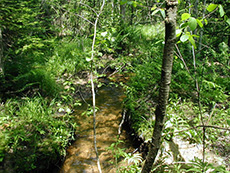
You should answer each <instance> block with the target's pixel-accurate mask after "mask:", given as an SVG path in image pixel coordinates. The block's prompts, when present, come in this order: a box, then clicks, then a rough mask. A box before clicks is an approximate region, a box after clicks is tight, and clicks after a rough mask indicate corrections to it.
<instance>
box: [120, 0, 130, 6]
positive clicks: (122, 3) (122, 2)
mask: <svg viewBox="0 0 230 173" xmlns="http://www.w3.org/2000/svg"><path fill="white" fill-rule="evenodd" d="M127 2H128V1H126V0H125V1H121V2H120V5H124V4H126V3H127Z"/></svg>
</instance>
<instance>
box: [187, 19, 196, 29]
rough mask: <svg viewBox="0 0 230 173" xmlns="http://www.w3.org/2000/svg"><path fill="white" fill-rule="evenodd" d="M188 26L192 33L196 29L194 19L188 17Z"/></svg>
mask: <svg viewBox="0 0 230 173" xmlns="http://www.w3.org/2000/svg"><path fill="white" fill-rule="evenodd" d="M188 25H189V27H190V29H191V30H192V31H194V30H195V29H196V27H197V21H196V19H195V18H194V17H190V18H189V21H188Z"/></svg>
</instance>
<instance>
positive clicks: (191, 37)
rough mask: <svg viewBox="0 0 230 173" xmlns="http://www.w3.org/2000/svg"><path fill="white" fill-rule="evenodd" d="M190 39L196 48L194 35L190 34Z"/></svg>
mask: <svg viewBox="0 0 230 173" xmlns="http://www.w3.org/2000/svg"><path fill="white" fill-rule="evenodd" d="M189 41H190V43H191V44H192V45H193V46H194V48H196V43H195V40H194V38H193V36H191V35H190V36H189Z"/></svg>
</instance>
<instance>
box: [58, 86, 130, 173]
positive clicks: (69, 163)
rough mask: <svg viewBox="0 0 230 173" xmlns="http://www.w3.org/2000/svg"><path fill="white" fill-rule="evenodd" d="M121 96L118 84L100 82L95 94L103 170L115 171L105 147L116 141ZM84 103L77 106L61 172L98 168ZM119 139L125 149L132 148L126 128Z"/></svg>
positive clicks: (88, 117) (68, 172) (90, 127)
mask: <svg viewBox="0 0 230 173" xmlns="http://www.w3.org/2000/svg"><path fill="white" fill-rule="evenodd" d="M124 97H125V96H124V94H123V91H122V89H121V88H118V87H108V86H103V87H101V88H100V89H99V90H98V92H97V94H96V106H97V107H98V108H99V109H98V111H97V113H96V116H97V117H96V120H97V122H96V133H97V147H98V152H99V158H100V162H101V167H102V171H103V172H116V168H115V165H114V164H112V163H111V162H112V161H114V157H113V154H112V151H111V150H108V147H110V146H111V145H112V144H113V143H115V142H117V136H118V129H119V124H120V122H121V119H122V114H121V113H122V107H123V106H122V102H123V99H124ZM86 101H87V102H90V100H86ZM87 106H88V105H87V104H83V105H82V106H81V107H79V109H77V110H76V113H75V116H76V122H78V127H77V130H76V131H77V137H76V141H75V142H74V143H73V144H72V145H71V146H70V147H69V148H68V149H67V156H66V159H65V161H64V163H63V165H62V168H61V170H60V173H74V172H79V173H81V172H98V169H97V164H96V155H95V151H94V146H93V118H92V116H88V115H87V114H84V113H83V112H84V111H85V110H87ZM82 113H83V115H82ZM119 140H121V141H123V142H122V143H120V144H119V147H120V148H126V151H127V152H132V151H133V150H134V149H133V147H132V144H131V143H130V141H129V139H128V137H127V136H126V132H125V131H123V132H122V133H121V135H120V137H119Z"/></svg>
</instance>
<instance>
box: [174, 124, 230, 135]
mask: <svg viewBox="0 0 230 173" xmlns="http://www.w3.org/2000/svg"><path fill="white" fill-rule="evenodd" d="M200 127H202V128H213V129H220V130H227V131H230V129H228V128H224V127H219V126H212V125H198V126H195V127H190V128H188V129H184V130H180V131H176V132H171V133H170V134H173V133H174V134H175V133H181V132H185V131H188V130H192V129H197V128H200Z"/></svg>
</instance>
